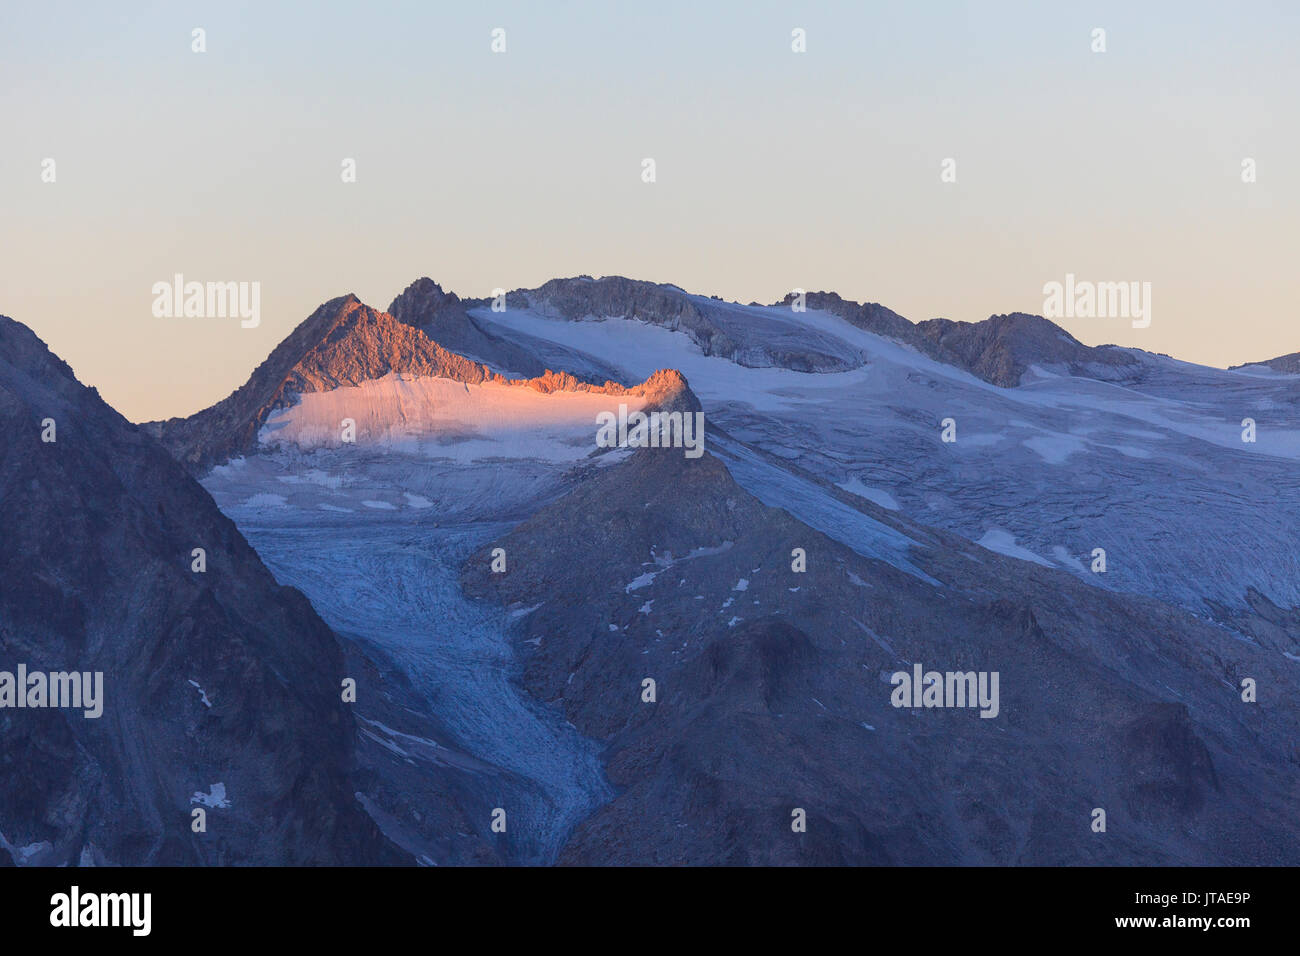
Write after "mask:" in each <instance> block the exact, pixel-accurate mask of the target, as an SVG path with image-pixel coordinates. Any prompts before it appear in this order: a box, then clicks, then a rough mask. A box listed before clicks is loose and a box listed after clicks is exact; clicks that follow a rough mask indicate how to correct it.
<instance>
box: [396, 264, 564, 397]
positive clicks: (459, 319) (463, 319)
mask: <svg viewBox="0 0 1300 956" xmlns="http://www.w3.org/2000/svg"><path fill="white" fill-rule="evenodd" d="M388 314H389V315H391V316H392V317H393V318H395V319H397V321H399V322H404V323H405V324H407V325H410V326H412V327H414V328H417V329H420V330H421V331H422V332H424V334H425V335H427V336H428V337H429V338H431V339H433V340H434V341H435V342H437V343H438V344H439V345H442V346H443V347H444V348H448V349H450V350H451V351H453V352H456V353H458V354H460V355H464V356H465V357H467V358H471V359H474V360H475V361H477V362H481V363H484V364H487V365H490V366H492V367H493V368H494V369H497V370H498V371H501V372H503V373H504V372H507V371H508V372H512V373H514V374H516V375H521V376H523V377H525V378H533V377H535V376H538V375H541V374H542V373H543V372H545V371H546V367H545V366H544V365H543V364H542V363H541V362H540V361H538V360H537V357H536V356H534V355H533V354H532V353H531V352H529V351H528V350H527V349H525V348H521V347H520V346H519V345H517V344H516V343H514V342H511V341H509V340H507V339H503V338H500V337H499V336H495V335H491V334H489V333H487V332H485V331H483V329H482V328H480V327H479V325H478V323H476V322H475V321H474V320H473V319H472V318H470V316H469V315H468V314H466V312H465V304H464V303H463V302H461V300H460V299H459V298H458V297H457V296H456V293H454V292H444V291H443V290H442V287H441V286H440V285H438V283H436V282H434V281H433V280H432V279H429V278H422V279H417V280H416V281H414V282H412V283H411V284H410V285H409V286H407V287H406V290H405V291H404V292H402V294H401V295H399V296H398V297H397V298H395V299H394V300H393V302H392V304H391V305H390V306H389V307H388Z"/></svg>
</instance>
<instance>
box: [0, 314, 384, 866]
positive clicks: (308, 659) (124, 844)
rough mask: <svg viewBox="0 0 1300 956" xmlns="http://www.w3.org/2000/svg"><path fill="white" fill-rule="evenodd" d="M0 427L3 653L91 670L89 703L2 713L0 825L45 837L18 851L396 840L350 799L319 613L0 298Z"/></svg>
mask: <svg viewBox="0 0 1300 956" xmlns="http://www.w3.org/2000/svg"><path fill="white" fill-rule="evenodd" d="M47 418H49V419H53V420H54V423H55V427H56V429H57V431H56V438H57V440H56V441H54V442H50V443H46V442H42V440H41V434H42V424H41V423H42V421H43V420H44V419H47ZM0 432H2V433H3V434H4V436H5V441H4V442H3V443H0V501H3V508H0V670H5V671H9V672H11V673H12V672H13V671H14V670H15V668H16V667H17V665H18V664H19V663H23V664H26V665H27V667H28V668H29V670H32V671H35V670H42V671H72V670H76V671H86V672H92V673H93V672H96V671H102V672H103V675H104V676H103V681H104V683H103V695H104V701H103V715H102V716H101V717H99V718H97V719H92V718H87V717H85V716H83V712H82V711H80V710H64V709H21V710H20V709H10V708H5V709H2V710H0V833H2V834H3V838H4V840H5V841H6V842H7V844H8V845H9V846H10V847H27V848H32V847H41V846H42V845H45V846H44V847H43V848H41V849H40V850H39V851H34V854H35V855H34V856H33V857H32V858H31V859H29V860H28V861H27V862H33V863H35V862H39V863H42V864H45V865H63V864H76V863H77V862H78V861H79V860H80V859H81V858H82V854H83V853H87V854H89V858H90V859H93V860H95V861H96V862H99V863H110V864H162V865H173V864H198V863H208V864H276V865H284V864H342V863H379V862H398V861H401V860H403V859H405V857H404V856H403V855H401V854H399V853H397V852H396V851H395V850H394V849H393V848H392V847H391V845H389V844H388V843H387V841H386V840H384V839H383V838H382V836H381V835H380V834H379V832H378V829H377V828H376V827H375V826H374V825H373V824H372V823H371V821H370V820H369V819H368V818H367V817H366V815H365V814H364V813H363V812H362V811H361V808H360V807H359V806H358V805H357V803H356V800H355V799H354V797H353V789H354V788H353V785H352V782H351V780H350V777H349V774H350V771H351V765H352V752H353V744H354V735H355V728H354V725H353V720H352V715H351V713H350V711H349V710H348V707H347V706H346V705H344V704H343V703H342V702H341V699H340V681H341V678H342V672H343V666H342V664H343V662H342V657H341V654H340V652H339V648H338V645H337V643H336V642H335V639H334V636H333V634H332V633H331V632H330V630H329V628H328V627H326V625H325V624H324V623H323V622H322V621H321V620H320V618H319V617H318V616H317V615H316V613H315V611H313V610H312V608H311V605H310V604H308V602H307V600H306V599H305V598H304V597H303V596H302V594H300V593H299V592H298V591H296V590H294V589H292V588H287V587H281V586H280V585H278V584H277V583H276V581H275V580H274V579H273V578H272V576H271V574H270V572H269V571H267V569H266V568H265V566H264V565H263V564H262V562H261V561H260V560H259V558H258V556H257V555H256V554H255V553H254V552H253V550H252V548H250V547H249V546H248V544H247V542H246V541H245V540H244V538H243V536H242V535H241V534H240V533H239V531H238V530H236V528H235V525H234V524H233V523H232V522H231V521H230V520H229V519H227V518H226V517H225V516H224V515H222V514H221V513H220V512H219V511H218V510H217V507H216V505H215V504H214V503H213V501H212V499H211V497H210V496H209V495H208V494H207V492H205V491H204V490H203V489H202V488H201V487H200V486H199V484H198V483H197V482H195V481H194V480H193V479H192V478H190V477H189V476H188V475H187V474H185V472H184V471H183V470H182V469H181V468H180V466H179V465H178V464H177V463H176V462H175V461H174V460H173V459H172V458H171V457H170V456H169V455H168V453H167V451H166V450H165V449H164V448H163V447H162V446H161V445H159V444H158V443H157V442H156V441H154V440H153V439H152V438H150V437H148V436H147V435H146V434H145V433H144V432H143V431H142V430H141V429H139V428H137V427H136V426H134V425H131V424H130V423H128V422H127V421H125V420H124V419H123V418H122V417H121V416H120V415H118V414H117V413H116V412H114V411H113V410H112V409H111V408H109V407H108V406H107V405H105V404H104V403H103V402H102V401H101V400H100V399H99V397H98V395H96V394H95V392H94V390H93V389H87V388H85V387H84V386H82V385H81V384H80V383H79V382H78V381H77V380H76V379H75V377H74V376H73V374H72V371H71V369H69V368H68V366H67V365H66V364H64V363H63V362H62V361H60V360H59V359H58V358H56V357H55V356H54V355H52V354H51V353H50V352H49V350H48V349H47V348H46V347H45V346H44V344H43V343H42V342H41V341H40V340H39V339H38V338H37V337H36V336H35V335H33V334H32V333H31V331H29V330H28V329H27V328H25V327H24V326H22V325H20V324H18V323H17V322H14V321H12V320H10V319H8V318H4V317H0ZM195 548H202V549H204V550H205V552H206V572H204V573H195V572H194V571H192V570H191V566H192V564H191V563H192V560H193V558H192V551H193V549H195ZM219 787H224V792H225V798H226V800H227V801H228V805H222V801H221V800H220V799H219V797H220V790H219ZM200 794H202V795H204V798H203V799H206V800H208V801H209V803H210V805H209V806H208V807H207V808H206V813H207V832H206V833H201V834H200V833H194V832H192V830H191V811H192V810H193V809H194V808H195V807H196V806H198V805H199V804H200V802H201V800H200V798H199V797H198V795H200Z"/></svg>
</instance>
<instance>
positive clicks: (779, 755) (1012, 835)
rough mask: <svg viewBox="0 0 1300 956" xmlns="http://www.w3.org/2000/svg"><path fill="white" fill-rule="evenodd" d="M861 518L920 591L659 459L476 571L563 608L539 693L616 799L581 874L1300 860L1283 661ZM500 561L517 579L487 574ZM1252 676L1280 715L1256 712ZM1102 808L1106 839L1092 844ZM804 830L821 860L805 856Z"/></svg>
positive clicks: (1141, 604) (541, 652)
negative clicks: (587, 747)
mask: <svg viewBox="0 0 1300 956" xmlns="http://www.w3.org/2000/svg"><path fill="white" fill-rule="evenodd" d="M859 507H860V508H861V509H862V510H863V511H864V512H865V513H866V514H868V515H870V516H872V518H873V520H878V521H880V522H882V523H888V524H890V525H891V526H893V527H894V528H895V529H897V530H899V531H901V532H902V533H905V534H907V535H909V536H910V538H912V539H913V540H914V541H915V542H917V545H916V547H914V548H913V549H912V556H913V560H914V561H915V562H916V563H917V565H918V566H919V570H920V573H909V572H907V571H905V570H900V569H899V568H897V567H894V566H892V565H890V564H889V563H886V562H884V561H880V560H875V559H872V558H867V557H863V556H862V555H860V554H857V553H855V552H853V551H851V550H850V549H848V548H846V547H844V546H842V545H840V544H838V543H837V542H835V541H832V540H830V539H829V538H827V537H825V536H823V535H821V534H819V533H818V532H815V531H813V530H812V529H810V528H808V527H807V526H805V525H803V524H801V523H800V522H798V521H796V520H794V519H793V518H791V517H790V515H788V514H787V513H785V512H784V511H781V510H778V509H774V508H768V507H765V506H763V505H762V504H760V503H759V502H758V501H756V500H755V499H754V498H753V497H751V496H750V495H749V494H748V493H747V492H746V491H744V490H743V489H742V488H740V487H739V486H738V485H736V484H735V482H734V481H733V480H732V478H731V476H730V475H729V474H728V473H727V470H726V469H725V468H724V467H723V466H722V464H721V463H720V462H719V461H718V460H717V459H716V458H714V457H713V456H712V455H706V456H705V457H704V458H702V459H699V460H698V461H690V460H686V459H684V458H683V457H682V456H680V455H679V454H674V453H672V452H671V451H668V452H665V451H658V450H649V449H647V450H642V451H639V452H637V453H635V454H634V455H633V457H632V458H631V459H629V460H628V461H627V462H625V463H623V464H620V465H618V466H615V467H613V468H609V469H605V470H603V471H602V472H601V473H599V474H597V475H595V476H594V477H592V478H591V479H590V480H589V481H587V482H586V483H585V484H584V485H583V486H582V487H580V488H579V489H578V490H577V491H575V492H574V493H572V494H571V495H569V496H568V497H566V498H564V499H562V500H560V501H558V502H556V503H555V504H554V505H551V506H550V507H547V508H545V509H543V510H542V511H540V512H538V513H537V514H536V515H535V516H533V517H532V518H531V519H529V520H527V521H525V522H523V523H522V524H520V525H519V526H518V527H517V528H516V529H515V530H514V531H513V532H511V533H510V534H508V535H506V536H504V537H503V538H501V539H500V540H497V541H493V542H491V543H490V544H489V545H486V546H484V547H483V548H482V549H481V550H480V551H479V552H477V553H475V554H474V555H473V556H472V557H471V558H470V559H469V560H468V561H467V562H466V564H465V566H464V569H463V577H462V581H463V584H464V586H465V588H466V590H467V592H468V593H470V594H471V595H475V596H478V597H479V598H480V599H484V600H491V601H499V602H502V603H505V604H508V605H513V604H525V605H529V606H532V605H538V604H540V607H538V608H537V609H536V610H535V611H533V612H532V613H530V614H529V615H528V616H527V617H526V618H525V619H524V620H523V621H522V622H521V624H520V626H519V629H518V634H517V637H516V646H517V647H518V648H519V652H520V653H521V654H523V655H524V656H525V665H524V667H525V669H524V679H525V682H526V686H527V687H528V688H529V689H530V690H532V692H533V693H535V694H536V695H537V696H538V697H540V698H542V699H543V700H549V701H554V702H556V703H557V704H558V705H559V706H561V707H563V708H564V712H565V714H566V715H567V716H568V718H569V719H570V720H572V721H573V722H574V724H575V725H577V726H578V727H579V729H581V730H582V731H583V732H584V733H586V734H588V735H590V736H593V737H595V738H597V739H599V740H602V741H604V742H605V745H606V759H607V768H608V773H609V777H610V780H611V782H612V783H613V784H614V785H615V787H616V788H617V791H618V792H617V796H616V797H615V798H614V799H613V800H612V801H611V802H610V803H609V804H607V805H606V806H605V807H604V808H602V809H601V810H599V811H598V812H597V813H595V814H594V815H593V816H592V817H591V818H590V819H588V820H587V821H585V822H584V823H583V824H581V825H580V826H579V827H578V828H577V830H576V831H575V833H574V835H573V837H572V838H571V840H570V841H569V842H568V844H567V845H566V847H565V850H564V853H563V856H562V858H561V859H562V861H563V862H568V863H610V862H615V863H623V864H677V863H688V864H791V863H804V864H809V863H810V864H953V863H960V864H983V865H988V864H1031V865H1060V864H1093V865H1113V864H1124V865H1149V864H1204V863H1220V864H1278V863H1284V862H1287V861H1290V860H1294V859H1295V858H1296V855H1297V853H1300V827H1298V826H1297V824H1296V822H1295V819H1294V814H1293V813H1292V811H1291V807H1292V806H1293V802H1294V799H1295V797H1296V794H1297V787H1298V785H1300V749H1297V748H1296V746H1295V743H1294V741H1295V734H1296V732H1297V730H1300V723H1298V722H1297V715H1296V713H1295V711H1294V708H1292V707H1291V706H1289V704H1288V703H1287V701H1289V700H1290V699H1291V698H1292V697H1293V695H1294V693H1295V690H1296V680H1295V678H1294V676H1293V675H1292V674H1291V673H1290V671H1289V670H1288V668H1289V667H1290V666H1291V665H1289V664H1288V663H1287V662H1286V661H1285V660H1282V659H1281V658H1280V657H1279V656H1278V655H1276V654H1274V653H1271V652H1270V651H1268V650H1266V649H1264V648H1261V647H1257V646H1251V645H1250V644H1247V643H1243V642H1242V641H1241V640H1240V639H1239V638H1238V637H1236V636H1235V635H1233V634H1232V633H1230V632H1229V631H1227V630H1226V629H1223V628H1220V627H1215V626H1213V625H1210V624H1207V623H1206V622H1203V621H1201V620H1198V619H1197V618H1195V617H1193V616H1191V615H1189V614H1187V613H1185V612H1184V611H1182V610H1180V609H1177V608H1174V607H1172V606H1169V605H1166V604H1162V603H1160V602H1157V601H1153V600H1149V599H1145V598H1136V597H1131V596H1124V595H1116V594H1112V593H1108V592H1105V591H1102V590H1101V589H1099V588H1095V587H1090V586H1088V585H1087V584H1084V583H1081V582H1080V581H1078V580H1076V579H1074V578H1073V577H1071V576H1070V575H1067V574H1065V573H1063V572H1059V571H1052V570H1048V569H1045V568H1039V567H1037V566H1034V565H1029V564H1026V563H1024V562H1018V561H1015V560H1013V559H1008V558H1002V557H1000V556H997V555H992V554H990V553H988V552H986V551H983V550H982V549H979V548H976V547H974V546H972V545H971V544H970V543H969V542H965V541H963V540H962V539H959V538H956V537H955V536H951V535H946V534H943V533H937V532H934V531H933V530H931V529H923V528H919V527H917V526H915V525H911V524H910V523H909V522H907V521H906V520H905V519H901V518H898V517H897V516H895V515H891V514H890V513H888V512H885V511H883V510H882V509H877V508H875V507H874V506H872V505H869V504H865V503H863V504H860V505H859ZM493 547H501V548H504V549H505V551H506V553H507V555H508V556H509V561H510V565H509V570H508V572H507V573H505V574H493V573H491V572H490V571H489V566H490V560H489V555H490V549H491V548H493ZM795 548H802V549H804V550H805V551H806V554H807V571H806V572H804V573H797V572H795V571H793V570H792V552H793V550H794V549H795ZM927 577H928V578H929V580H927ZM914 663H921V664H923V665H924V667H925V669H926V670H931V669H934V670H938V671H945V672H946V671H962V672H965V671H987V672H993V671H996V672H998V673H999V674H1000V709H999V713H998V714H997V716H996V717H993V718H991V719H983V718H981V717H979V716H978V714H977V712H976V711H975V710H971V709H951V710H943V709H913V708H910V707H908V708H901V709H900V708H895V707H893V706H892V705H891V703H890V696H891V692H892V687H891V685H890V684H889V683H888V676H889V675H890V674H891V673H893V672H896V671H900V670H901V671H909V672H910V671H911V669H912V666H913V664H914ZM1244 677H1253V678H1255V679H1256V680H1257V681H1258V682H1259V684H1260V686H1268V687H1270V688H1271V690H1270V691H1269V699H1268V700H1267V701H1264V699H1263V698H1261V702H1260V703H1258V704H1248V703H1244V702H1243V701H1242V700H1241V698H1240V687H1239V685H1240V681H1241V679H1242V678H1244ZM646 678H652V679H654V680H655V682H656V685H657V701H656V702H655V703H646V702H644V701H643V699H642V693H643V686H644V685H643V681H644V680H645V679H646ZM1094 808H1102V809H1104V810H1106V812H1107V815H1108V827H1107V830H1106V832H1105V833H1095V832H1093V831H1092V829H1091V823H1092V819H1093V818H1092V812H1093V810H1094ZM796 809H802V810H804V811H805V813H806V815H807V821H808V823H807V832H805V833H797V832H794V831H793V830H792V827H791V823H792V813H793V812H794V811H795V810H796Z"/></svg>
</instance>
